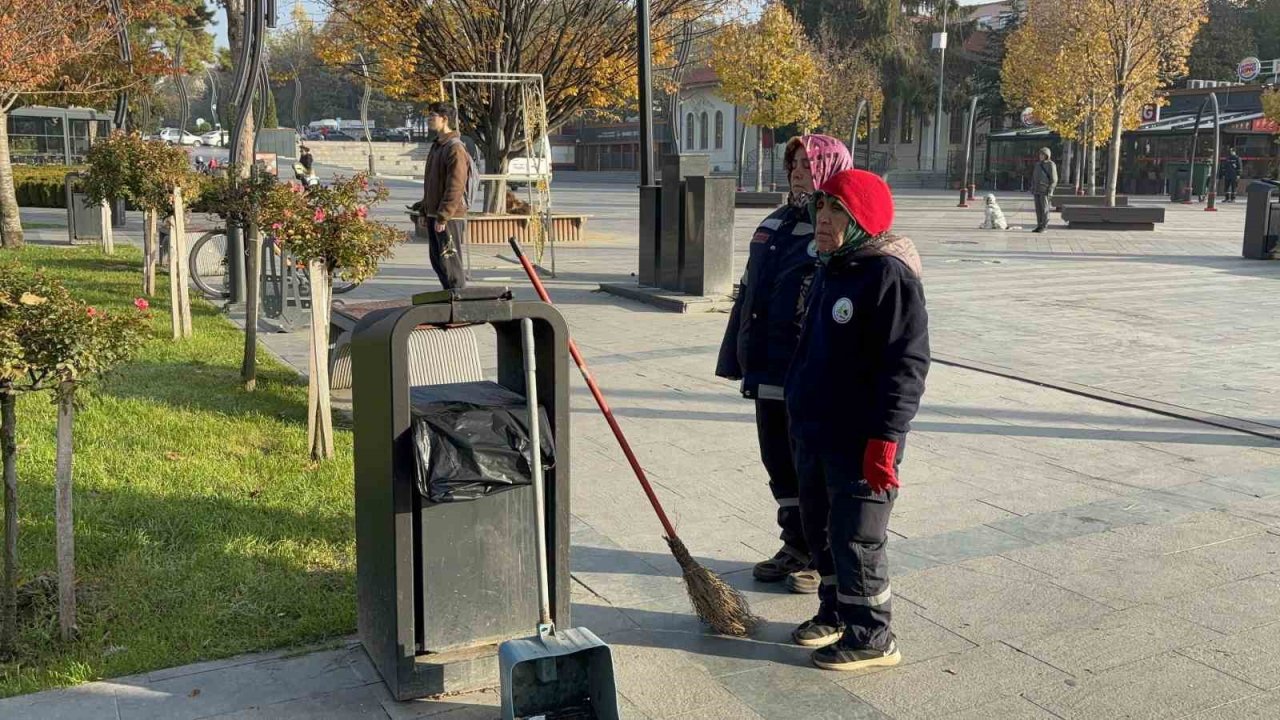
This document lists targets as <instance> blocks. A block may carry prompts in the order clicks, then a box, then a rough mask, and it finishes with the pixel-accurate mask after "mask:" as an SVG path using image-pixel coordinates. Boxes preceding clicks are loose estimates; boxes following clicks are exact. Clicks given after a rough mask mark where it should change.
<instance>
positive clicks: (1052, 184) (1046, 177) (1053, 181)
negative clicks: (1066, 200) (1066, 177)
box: [1031, 147, 1058, 233]
mask: <svg viewBox="0 0 1280 720" xmlns="http://www.w3.org/2000/svg"><path fill="white" fill-rule="evenodd" d="M1052 157H1053V153H1052V152H1050V150H1049V148H1047V147H1046V148H1040V161H1039V162H1037V163H1036V164H1035V167H1034V168H1033V169H1032V170H1031V192H1032V194H1033V195H1034V196H1035V200H1036V229H1035V230H1032V231H1031V232H1038V233H1040V232H1044V230H1045V228H1047V227H1048V226H1049V198H1051V197H1053V191H1054V188H1056V187H1057V186H1058V166H1057V165H1055V164H1054V162H1053V160H1052V159H1051V158H1052Z"/></svg>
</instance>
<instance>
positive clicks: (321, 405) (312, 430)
mask: <svg viewBox="0 0 1280 720" xmlns="http://www.w3.org/2000/svg"><path fill="white" fill-rule="evenodd" d="M308 273H309V274H310V277H311V362H310V368H309V369H310V375H309V378H308V381H307V437H308V444H309V446H310V449H311V458H312V459H313V460H327V459H329V458H331V457H333V409H332V408H331V407H330V395H329V304H330V292H331V285H332V280H331V278H330V276H329V270H328V268H327V267H326V266H325V264H324V263H323V262H317V261H315V260H312V261H311V264H310V267H309V268H308Z"/></svg>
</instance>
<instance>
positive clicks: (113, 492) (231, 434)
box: [0, 246, 355, 696]
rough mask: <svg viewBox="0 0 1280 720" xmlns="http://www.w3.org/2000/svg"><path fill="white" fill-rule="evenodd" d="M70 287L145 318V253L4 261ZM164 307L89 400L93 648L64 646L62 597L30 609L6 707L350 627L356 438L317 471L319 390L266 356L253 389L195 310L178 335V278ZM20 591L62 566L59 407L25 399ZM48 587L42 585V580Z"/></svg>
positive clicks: (235, 356)
mask: <svg viewBox="0 0 1280 720" xmlns="http://www.w3.org/2000/svg"><path fill="white" fill-rule="evenodd" d="M6 259H16V260H18V261H19V262H21V263H22V264H24V265H28V266H32V267H36V266H39V267H44V268H46V269H47V270H48V271H49V272H50V273H51V274H54V275H56V276H58V277H60V278H61V279H62V280H63V281H64V282H65V283H66V284H67V285H68V287H69V288H71V290H72V292H73V293H75V294H76V295H78V296H79V297H81V298H83V299H85V300H87V301H89V302H91V303H93V304H94V305H96V306H97V307H100V308H104V309H107V310H108V311H110V310H111V309H115V308H119V309H120V310H121V311H124V310H126V309H127V310H128V311H132V310H133V309H132V307H131V304H132V300H133V298H134V297H135V296H137V295H139V294H140V293H139V290H140V288H141V286H142V271H141V255H140V253H139V252H138V251H137V250H136V249H134V248H131V247H124V248H120V249H118V250H117V254H116V255H115V256H112V257H107V256H104V255H102V254H101V253H100V252H99V251H98V250H97V249H96V248H47V247H43V248H42V247H37V246H28V247H26V248H25V249H23V250H21V251H18V252H16V253H15V252H10V251H3V252H0V261H3V260H6ZM157 284H158V285H159V286H160V288H161V292H160V293H158V295H160V296H162V297H160V296H158V297H156V298H152V301H151V302H152V307H153V309H154V310H155V311H156V312H155V327H156V331H157V335H158V337H157V338H156V339H154V340H152V341H150V342H149V343H148V344H147V346H146V347H145V348H144V349H143V351H142V352H141V353H140V354H139V355H138V356H137V358H135V359H134V360H133V361H132V362H130V363H129V364H127V365H125V366H123V367H122V368H120V369H119V370H117V371H116V372H114V373H112V374H111V375H109V376H108V377H106V378H104V379H103V380H101V381H99V382H96V383H94V384H93V385H92V386H91V387H88V388H86V389H84V390H82V391H81V393H80V395H81V401H82V408H81V409H80V410H79V412H78V414H77V417H76V423H75V452H76V455H75V466H74V468H75V533H76V561H77V569H78V576H79V593H80V597H81V600H80V612H81V615H80V629H81V638H80V640H79V641H77V642H75V643H71V644H63V643H61V642H60V641H58V640H56V637H57V620H56V609H55V608H56V599H55V598H50V599H49V602H48V603H47V604H46V603H35V609H34V610H30V609H29V610H28V612H27V613H26V616H25V617H26V620H27V622H26V624H25V626H24V629H23V633H22V637H21V638H20V657H19V658H18V659H17V660H16V661H13V662H9V663H7V664H4V663H0V696H8V695H14V694H19V693H27V692H32V691H35V690H40V689H44V688H48V687H53V686H58V685H68V684H74V683H80V682H85V681H88V680H93V679H97V678H103V677H113V676H119V675H127V674H130V673H136V672H140V671H144V670H151V669H155V668H162V667H169V666H173V665H181V664H184V663H190V662H194V661H197V660H205V659H213V658H220V657H225V656H228V655H234V654H237V653H242V652H247V651H253V650H261V649H266V648H272V647H279V646H285V645H291V644H299V643H307V642H314V641H316V640H320V639H323V638H329V637H333V636H337V635H342V634H347V633H351V632H354V630H355V588H354V569H355V542H354V525H353V520H352V511H353V501H352V480H351V478H352V465H351V434H350V432H349V430H346V429H339V430H338V431H337V441H336V444H337V457H336V459H334V460H332V461H330V462H326V463H321V464H313V463H311V462H310V461H309V460H308V457H307V446H306V437H305V434H306V407H307V399H306V385H305V383H303V382H301V381H300V380H299V379H298V377H297V376H296V375H295V374H294V373H293V371H292V370H290V369H288V368H286V367H285V366H283V365H282V364H281V363H279V362H277V361H275V360H274V359H273V358H271V357H269V356H267V354H266V353H265V352H263V351H259V358H260V364H259V380H258V390H257V392H254V393H246V392H245V391H244V390H243V389H241V387H240V383H239V366H240V358H241V355H242V353H243V344H244V343H243V335H242V333H241V331H240V330H239V329H237V328H236V327H234V326H233V325H231V324H230V323H229V322H227V321H226V320H224V319H222V318H221V317H219V316H218V314H217V312H216V311H215V310H214V309H213V308H212V307H211V306H209V305H208V304H205V303H203V302H199V301H195V300H193V303H192V305H193V307H192V315H193V317H192V320H193V323H194V328H195V337H194V338H193V339H190V340H185V341H179V342H173V341H170V340H168V339H167V333H168V332H169V330H168V328H169V318H168V289H167V288H168V279H167V277H166V276H161V278H160V280H159V282H158V283H157ZM18 444H19V448H20V450H19V459H18V473H19V484H20V488H19V507H20V512H21V516H20V526H21V531H20V533H19V543H20V547H19V556H20V557H19V562H20V564H21V569H22V580H23V581H31V580H32V579H33V578H37V577H39V576H41V575H49V574H52V573H53V572H54V568H55V563H54V526H53V469H54V407H53V405H52V404H51V398H50V396H49V395H47V394H39V395H29V396H24V397H22V398H21V399H20V400H19V403H18ZM37 585H38V583H37Z"/></svg>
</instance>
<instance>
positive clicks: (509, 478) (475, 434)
mask: <svg viewBox="0 0 1280 720" xmlns="http://www.w3.org/2000/svg"><path fill="white" fill-rule="evenodd" d="M409 393H410V403H411V412H412V415H413V421H412V427H413V445H414V454H415V456H416V458H415V459H416V464H417V475H418V492H419V493H420V494H421V495H422V496H423V497H425V498H427V499H428V500H429V501H431V502H433V503H443V502H457V501H459V500H475V499H476V498H481V497H484V496H486V495H491V494H493V493H496V492H501V491H503V490H506V489H508V488H511V487H515V486H517V485H530V484H532V483H533V475H532V472H531V470H530V468H531V467H532V466H531V465H530V458H531V453H530V447H529V446H530V442H529V410H528V405H527V404H526V403H525V398H524V396H523V395H520V394H517V393H515V392H512V391H511V390H508V389H507V388H505V387H503V386H501V385H499V384H497V383H492V382H467V383H451V384H447V385H429V386H423V387H415V388H412V389H411V390H410V391H409ZM538 417H539V422H540V424H541V438H540V439H541V444H542V466H543V468H544V469H545V470H550V469H551V468H552V467H553V466H554V465H555V441H554V440H553V439H552V437H551V422H550V420H549V419H548V417H547V411H546V409H545V408H541V407H540V408H538Z"/></svg>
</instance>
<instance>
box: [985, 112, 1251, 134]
mask: <svg viewBox="0 0 1280 720" xmlns="http://www.w3.org/2000/svg"><path fill="white" fill-rule="evenodd" d="M1261 119H1262V113H1261V112H1257V111H1246V112H1229V113H1222V116H1221V117H1220V118H1219V122H1220V123H1221V125H1222V128H1223V129H1224V130H1237V131H1251V130H1252V131H1257V132H1264V131H1265V129H1263V128H1258V127H1255V126H1256V125H1257V124H1258V121H1259V120H1261ZM1195 124H1196V116H1195V113H1190V114H1185V115H1175V116H1173V117H1167V118H1161V119H1159V120H1156V121H1154V122H1149V123H1143V124H1141V125H1139V126H1138V127H1137V128H1135V129H1133V130H1127V131H1125V132H1127V133H1140V134H1147V133H1168V132H1191V131H1192V130H1193V129H1194V126H1195ZM1200 130H1202V131H1204V130H1208V131H1210V132H1212V131H1213V113H1211V112H1205V113H1204V114H1203V115H1201V116H1200ZM1054 134H1056V133H1054V132H1053V131H1051V130H1050V129H1049V128H1047V127H1045V126H1043V125H1037V126H1035V127H1026V128H1017V129H1015V130H1001V131H998V132H993V133H991V134H990V135H988V137H989V138H990V139H992V140H1022V139H1031V138H1037V137H1049V136H1050V135H1054Z"/></svg>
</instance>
